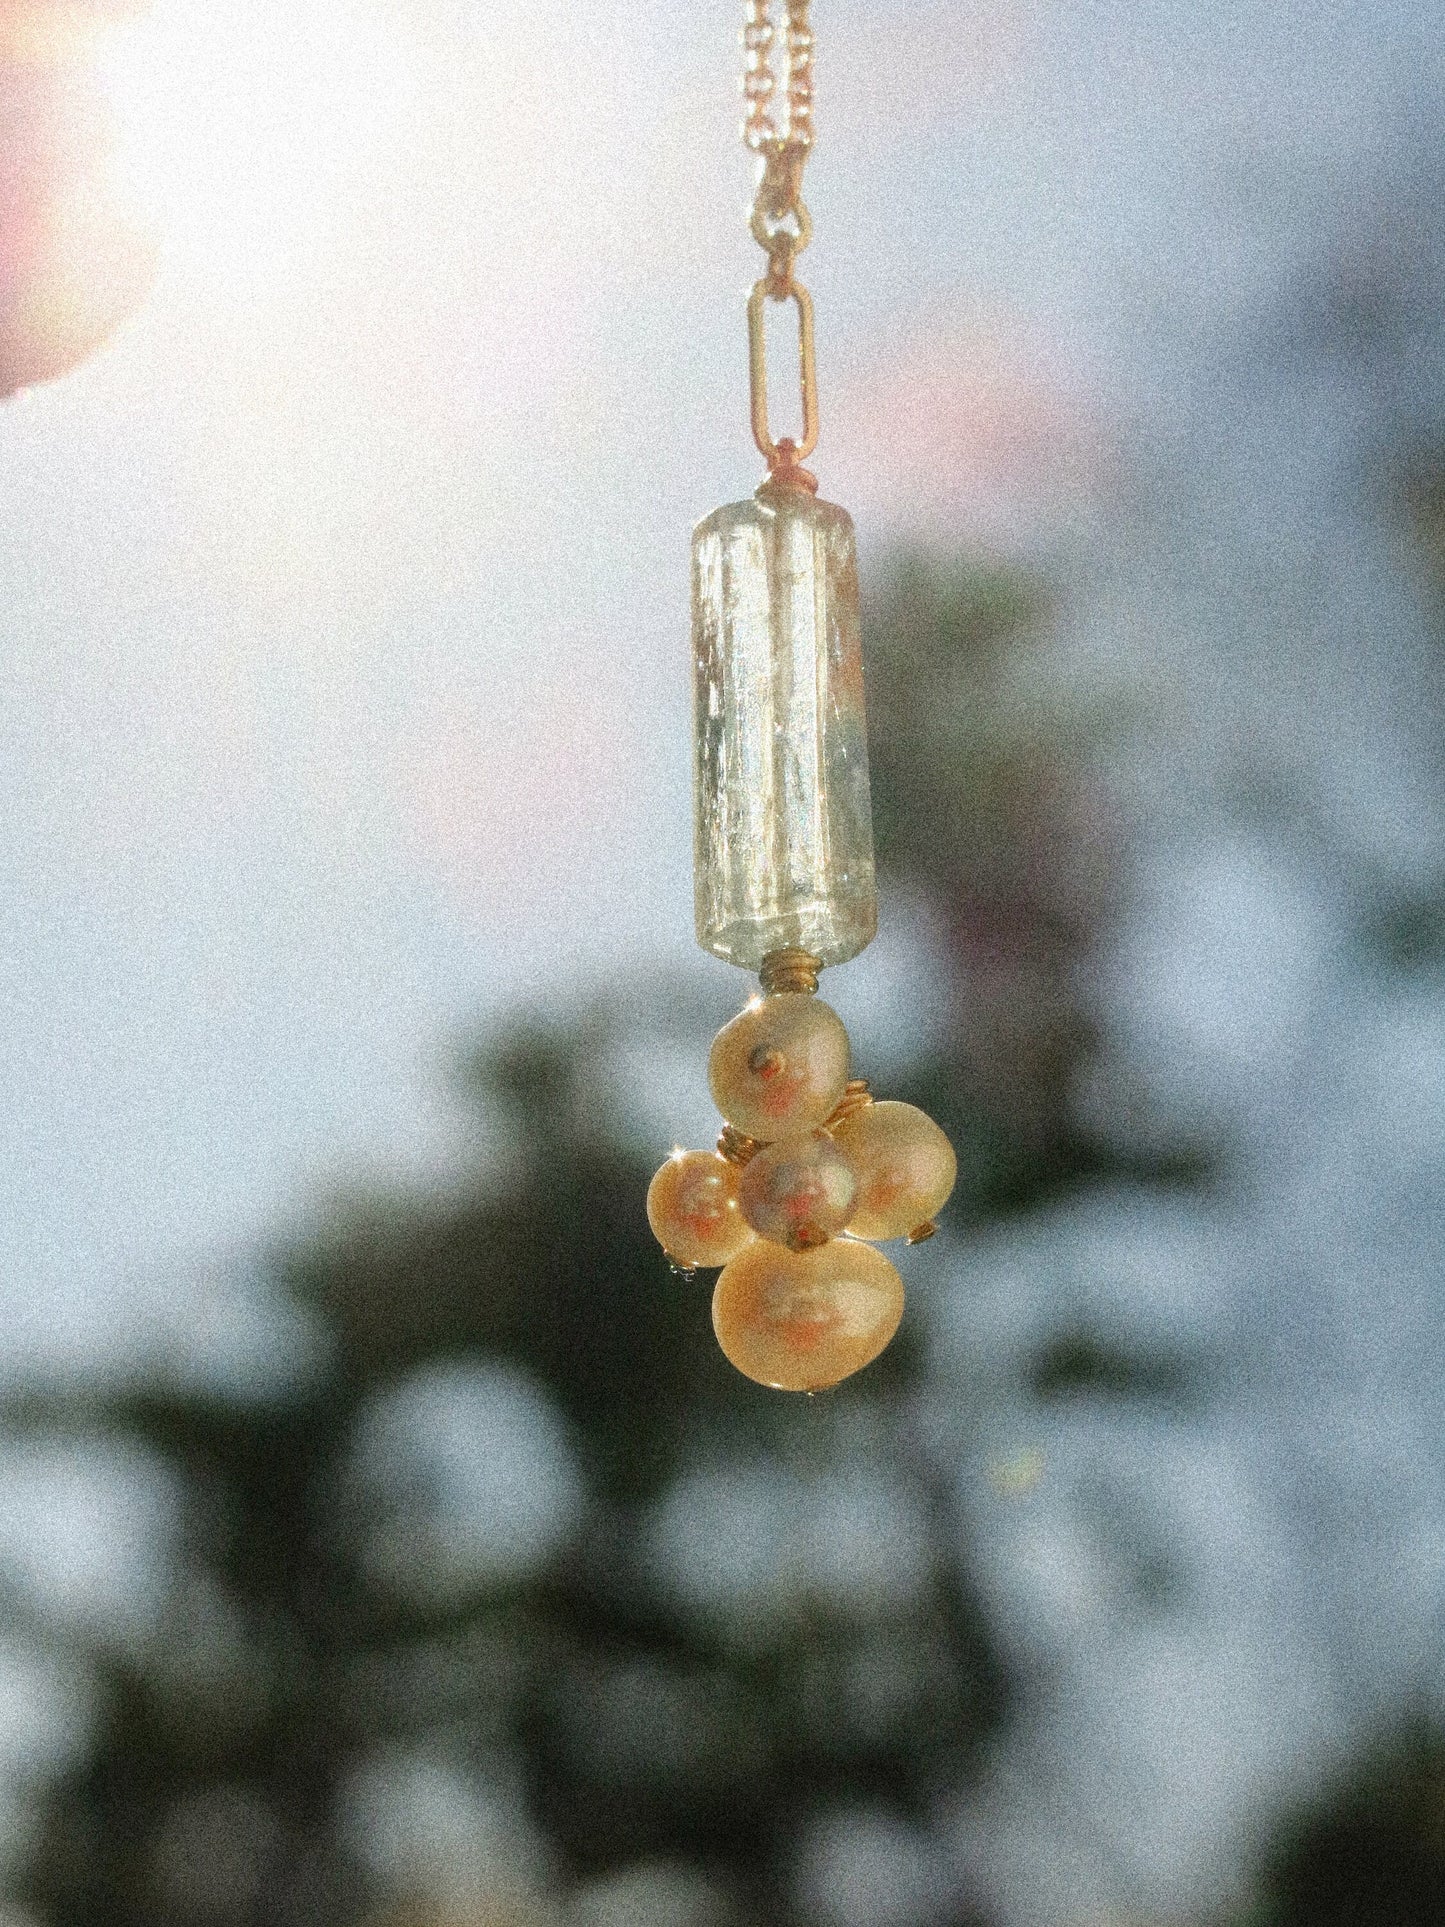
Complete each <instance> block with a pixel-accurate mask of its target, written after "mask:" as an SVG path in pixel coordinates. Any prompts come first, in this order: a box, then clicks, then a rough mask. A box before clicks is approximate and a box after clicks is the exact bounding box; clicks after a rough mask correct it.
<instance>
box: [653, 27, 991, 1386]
mask: <svg viewBox="0 0 1445 1927" xmlns="http://www.w3.org/2000/svg"><path fill="white" fill-rule="evenodd" d="M807 10H808V0H787V14H788V32H787V48H788V73H787V88H786V98H787V102H788V108H789V125H788V132H787V134H786V135H783V136H780V135H778V134H777V133H776V132H775V130H774V128H773V125H772V121H771V118H770V116H769V113H768V108H767V103H768V101H769V99H770V98H771V95H772V92H773V81H772V76H771V73H770V72H769V71H768V70H767V66H766V60H767V48H768V46H769V44H770V42H771V36H772V29H771V26H770V25H769V23H768V19H767V15H768V0H749V15H748V18H749V33H750V34H751V35H752V38H751V39H749V40H748V41H747V45H748V48H749V66H748V80H747V85H746V87H745V92H746V94H747V97H748V103H749V105H748V118H747V121H746V123H745V126H744V137H745V139H746V141H747V144H748V146H749V147H750V148H752V149H753V151H754V152H756V153H757V154H758V155H759V158H760V161H761V171H760V175H759V181H758V188H757V194H756V198H755V200H754V204H753V212H752V221H751V226H752V232H753V234H754V236H755V237H756V239H757V240H758V241H759V243H760V244H761V245H762V246H763V247H764V248H765V249H766V251H767V255H768V271H767V273H766V274H765V275H764V276H763V277H762V279H761V280H759V281H758V282H757V283H756V285H755V286H754V288H753V290H752V294H751V296H750V298H749V301H748V351H749V352H748V365H749V374H750V382H751V391H752V393H751V402H752V427H753V438H754V440H755V441H756V443H757V445H758V448H759V450H760V452H761V453H762V454H763V456H764V457H765V458H766V461H767V464H768V475H767V479H766V480H765V481H764V482H763V484H762V486H761V487H760V488H759V489H758V490H757V491H756V493H755V494H754V495H752V496H751V497H750V498H749V499H748V500H746V501H742V502H732V503H729V504H728V505H727V506H726V507H724V508H719V509H714V511H713V512H712V514H711V515H708V516H706V517H705V518H704V519H703V520H702V521H701V522H699V523H698V525H697V527H696V529H695V530H694V531H693V545H692V641H693V734H694V763H693V779H694V780H693V799H694V809H693V825H694V834H693V858H694V910H695V923H696V932H697V941H698V943H699V944H700V945H701V947H702V948H703V949H704V950H706V951H708V952H710V953H711V954H712V955H713V956H715V957H721V958H722V959H723V960H724V961H725V962H727V963H733V964H738V965H740V966H742V968H744V969H746V970H756V971H757V972H758V973H759V977H760V980H761V991H762V994H761V995H760V996H755V997H754V998H753V999H752V1000H751V1001H750V1002H749V1003H748V1005H747V1006H746V1008H745V1009H744V1010H742V1011H741V1012H740V1013H739V1014H738V1015H737V1016H736V1017H734V1018H733V1019H732V1020H731V1021H730V1022H729V1023H727V1024H725V1025H724V1026H723V1028H722V1029H721V1030H720V1031H719V1032H718V1035H717V1037H716V1038H715V1039H714V1040H713V1045H712V1050H711V1052H710V1054H709V1058H708V1083H709V1085H710V1087H711V1090H712V1094H713V1099H714V1102H715V1103H716V1104H717V1107H718V1109H719V1111H720V1112H721V1113H722V1118H723V1124H722V1130H721V1134H720V1135H719V1137H718V1141H717V1149H716V1150H715V1151H677V1152H674V1154H673V1156H672V1157H671V1158H669V1159H668V1161H667V1163H666V1164H664V1165H663V1167H662V1169H661V1170H660V1171H659V1172H658V1173H657V1175H656V1177H655V1178H654V1179H653V1181H652V1184H651V1186H650V1187H649V1190H648V1194H647V1213H648V1219H649V1222H650V1223H651V1225H652V1229H653V1231H654V1233H655V1234H656V1236H657V1239H658V1241H659V1243H660V1244H661V1245H662V1247H663V1249H664V1251H665V1252H666V1254H667V1256H668V1258H669V1259H670V1260H671V1262H672V1264H673V1266H674V1269H676V1270H680V1271H692V1270H693V1269H695V1268H701V1267H709V1266H721V1268H722V1269H721V1275H720V1276H719V1278H718V1281H717V1285H716V1288H715V1290H714V1293H713V1306H712V1315H713V1330H714V1332H715V1333H716V1335H717V1340H718V1343H719V1345H720V1346H721V1347H722V1350H723V1352H724V1354H725V1356H726V1357H727V1358H728V1359H729V1361H730V1362H731V1363H732V1364H733V1365H735V1366H736V1367H737V1369H738V1370H739V1371H740V1372H742V1373H743V1374H744V1375H745V1376H746V1377H748V1378H751V1379H755V1380H756V1381H757V1382H758V1383H759V1384H761V1385H768V1386H772V1387H775V1388H776V1389H778V1390H783V1391H799V1392H807V1393H813V1392H818V1391H824V1390H827V1389H829V1388H830V1387H832V1386H834V1385H837V1384H839V1383H840V1382H841V1381H842V1380H843V1379H845V1378H848V1377H850V1376H851V1375H852V1374H853V1373H854V1372H857V1371H860V1370H861V1369H862V1368H863V1366H865V1365H867V1364H870V1363H871V1362H872V1360H873V1359H875V1358H876V1357H878V1355H879V1353H880V1352H882V1351H883V1350H884V1349H885V1347H886V1346H887V1345H888V1343H889V1341H890V1340H891V1339H892V1337H893V1334H894V1332H895V1331H896V1330H897V1329H898V1324H899V1321H900V1319H901V1318H902V1316H903V1281H902V1279H901V1278H900V1277H899V1275H898V1272H897V1270H896V1269H895V1267H894V1266H893V1265H892V1264H891V1263H890V1262H889V1260H888V1259H887V1258H885V1257H884V1256H883V1254H882V1253H881V1252H879V1251H875V1250H874V1249H873V1248H872V1245H873V1242H876V1241H880V1240H886V1239H890V1238H906V1239H907V1240H908V1242H909V1243H910V1244H916V1243H918V1242H920V1241H921V1240H922V1239H924V1238H926V1237H929V1236H930V1235H931V1234H932V1232H933V1230H934V1223H933V1219H934V1215H935V1213H936V1212H937V1211H939V1210H940V1209H941V1208H942V1206H943V1204H944V1203H945V1202H946V1200H947V1199H948V1196H949V1194H950V1193H951V1192H952V1190H953V1185H954V1180H955V1177H956V1176H957V1162H956V1160H955V1158H954V1154H953V1149H952V1147H951V1145H950V1144H949V1142H948V1139H947V1137H946V1136H945V1135H944V1133H943V1132H942V1131H941V1130H940V1129H939V1127H938V1126H937V1125H936V1124H935V1123H934V1122H933V1121H932V1119H931V1118H929V1117H927V1116H925V1114H924V1113H923V1112H922V1111H920V1110H918V1109H916V1108H915V1107H914V1106H913V1105H911V1104H897V1103H889V1102H885V1103H877V1104H875V1103H874V1101H873V1098H872V1094H871V1093H870V1091H869V1089H868V1086H867V1084H866V1083H865V1082H864V1081H863V1080H862V1079H860V1078H854V1077H853V1076H852V1074H851V1073H852V1064H851V1061H850V1050H849V1044H848V1034H847V1032H846V1030H845V1029H844V1027H843V1024H842V1021H841V1019H840V1018H839V1017H838V1015H837V1013H836V1012H835V1011H833V1010H832V1009H831V1008H830V1007H829V1006H828V1005H827V1004H825V1003H824V1002H823V1001H822V1000H821V999H820V998H819V997H818V996H817V995H816V992H817V988H818V973H819V971H820V970H822V969H823V968H824V967H825V966H827V965H830V964H839V963H845V962H846V961H847V960H848V959H849V958H850V957H856V956H857V955H858V954H859V952H860V951H861V950H863V949H865V948H866V946H867V945H868V944H869V943H870V942H871V941H872V939H873V936H874V933H875V932H876V930H877V927H878V896H877V888H876V884H875V880H874V866H873V819H872V810H871V805H870V801H869V794H868V740H867V728H866V722H865V718H864V706H863V657H862V645H861V640H860V631H859V613H858V568H857V560H856V555H855V548H854V537H853V524H852V521H851V519H850V518H849V516H848V514H847V511H846V510H844V509H841V508H839V507H838V506H837V505H836V504H835V503H832V502H825V501H821V500H819V498H818V492H817V491H818V484H817V482H816V480H815V479H814V477H813V476H812V475H811V474H809V472H808V471H807V469H805V468H804V467H803V466H802V464H803V462H804V461H805V460H806V459H807V457H808V456H809V455H810V454H811V453H812V450H813V448H814V445H815V444H816V442H817V439H818V403H817V381H816V375H815V369H814V351H813V304H812V300H811V298H810V296H809V294H808V291H807V289H806V288H805V287H804V286H803V285H802V283H801V282H800V281H798V280H797V279H796V277H795V275H794V272H793V268H794V263H795V260H796V258H797V256H798V254H800V253H801V252H802V250H803V248H804V247H806V245H807V243H808V238H809V235H810V233H811V223H810V221H809V218H808V211H807V208H806V207H805V206H804V204H803V200H802V175H803V163H804V162H805V160H806V159H807V156H808V153H809V151H810V149H811V146H812V64H811V59H812V51H811V50H812V38H811V31H810V29H809V28H808V24H807ZM769 301H772V302H785V301H791V302H792V303H793V305H794V307H795V308H796V311H797V317H798V351H799V370H800V397H801V401H802V412H803V432H802V438H801V440H800V441H799V442H798V443H794V442H792V441H791V440H787V439H780V440H777V441H775V440H774V439H773V436H772V431H771V429H770V427H769V423H768V402H767V385H768V383H767V349H766V341H765V336H764V326H763V323H764V314H765V309H766V304H767V303H768V302H769Z"/></svg>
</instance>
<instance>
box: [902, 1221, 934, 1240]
mask: <svg viewBox="0 0 1445 1927" xmlns="http://www.w3.org/2000/svg"><path fill="white" fill-rule="evenodd" d="M937 1235H938V1226H937V1225H936V1224H935V1223H934V1222H933V1220H932V1218H929V1219H927V1220H926V1221H925V1222H924V1223H923V1224H916V1225H914V1227H913V1229H912V1230H911V1231H910V1232H909V1234H908V1236H907V1238H906V1239H905V1241H904V1242H905V1243H907V1244H911V1245H921V1244H923V1243H924V1242H925V1241H926V1240H927V1239H929V1238H934V1237H937Z"/></svg>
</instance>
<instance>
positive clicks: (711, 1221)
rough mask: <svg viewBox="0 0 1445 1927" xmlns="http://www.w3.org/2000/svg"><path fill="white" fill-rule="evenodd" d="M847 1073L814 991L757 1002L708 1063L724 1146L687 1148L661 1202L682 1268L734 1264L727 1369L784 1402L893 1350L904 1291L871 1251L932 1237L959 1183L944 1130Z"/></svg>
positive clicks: (657, 1203) (838, 1036)
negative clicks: (882, 1243) (789, 1394)
mask: <svg viewBox="0 0 1445 1927" xmlns="http://www.w3.org/2000/svg"><path fill="white" fill-rule="evenodd" d="M848 1073H849V1049H848V1033H847V1031H846V1030H845V1029H844V1028H843V1024H842V1021H841V1019H840V1018H839V1016H838V1014H837V1012H836V1011H834V1010H832V1009H830V1008H829V1006H828V1005H827V1004H825V1003H822V1002H820V1001H819V999H818V998H816V997H814V996H812V995H811V994H808V993H806V992H804V991H801V990H798V991H791V990H790V991H783V992H778V993H776V994H772V995H767V996H762V997H755V998H754V999H753V1001H752V1002H751V1003H750V1004H749V1005H748V1006H747V1008H746V1009H745V1010H743V1011H741V1012H740V1013H739V1014H738V1016H736V1017H734V1018H733V1020H732V1022H731V1023H728V1024H725V1025H724V1026H723V1028H722V1029H721V1030H720V1031H719V1032H718V1034H717V1036H716V1037H715V1038H714V1040H713V1046H712V1051H711V1054H710V1055H709V1058H708V1083H709V1085H710V1086H711V1089H712V1094H713V1099H714V1101H715V1102H716V1104H717V1107H718V1109H719V1110H720V1111H721V1112H722V1115H723V1119H724V1127H723V1133H722V1136H721V1137H720V1139H719V1140H718V1149H717V1150H716V1151H675V1152H674V1153H673V1155H672V1156H671V1157H670V1158H669V1159H668V1160H667V1162H666V1163H665V1164H664V1165H663V1167H662V1169H661V1170H660V1171H659V1172H658V1173H657V1176H656V1177H655V1178H654V1179H653V1180H652V1184H651V1186H650V1187H649V1189H648V1193H647V1216H648V1222H649V1223H650V1224H651V1226H652V1229H653V1231H654V1232H655V1233H656V1235H657V1239H658V1242H659V1243H660V1244H661V1245H662V1248H663V1250H664V1251H665V1252H666V1253H667V1255H668V1257H669V1258H670V1259H671V1261H672V1262H673V1264H674V1265H676V1266H677V1267H678V1268H679V1269H680V1270H684V1271H692V1270H695V1269H697V1268H698V1267H703V1266H707V1267H710V1266H714V1265H720V1266H721V1267H722V1274H721V1276H720V1277H719V1278H718V1281H717V1285H716V1288H715V1290H714V1292H713V1301H712V1321H713V1330H714V1331H715V1332H716V1333H717V1339H718V1343H719V1344H720V1345H721V1346H722V1349H723V1352H724V1353H725V1355H726V1356H727V1358H728V1359H729V1360H730V1361H731V1362H732V1364H734V1365H735V1366H736V1367H737V1368H738V1370H739V1371H740V1372H742V1373H744V1374H745V1375H746V1376H747V1377H748V1378H752V1379H756V1380H757V1382H758V1383H759V1384H761V1385H770V1386H773V1387H775V1388H777V1389H778V1390H781V1391H796V1392H815V1391H822V1390H824V1389H825V1388H826V1387H828V1386H831V1385H836V1384H838V1383H839V1381H840V1380H842V1379H845V1378H847V1377H848V1376H849V1375H850V1374H851V1373H853V1372H856V1371H860V1370H861V1369H862V1367H863V1366H865V1365H867V1364H869V1363H871V1362H872V1360H873V1359H875V1358H876V1357H877V1356H878V1354H879V1353H880V1352H881V1351H882V1350H883V1349H884V1347H885V1346H886V1345H887V1344H888V1342H889V1340H890V1339H891V1338H892V1336H893V1334H894V1332H895V1331H896V1330H897V1329H898V1323H899V1320H900V1319H901V1318H902V1316H903V1280H902V1279H901V1278H900V1277H899V1275H898V1272H897V1270H896V1268H895V1267H894V1266H893V1265H892V1264H890V1263H889V1261H888V1259H887V1258H885V1257H884V1256H883V1254H882V1252H880V1251H875V1250H874V1249H873V1247H872V1242H869V1241H878V1240H886V1239H889V1238H905V1237H906V1238H910V1239H912V1240H913V1241H915V1242H916V1241H917V1240H918V1239H919V1238H920V1237H926V1236H927V1235H928V1233H929V1232H930V1231H931V1230H932V1228H933V1225H932V1220H933V1216H934V1214H935V1212H937V1211H938V1210H939V1209H940V1208H941V1207H942V1206H943V1204H944V1203H945V1201H946V1200H947V1198H948V1196H949V1194H950V1192H951V1191H952V1190H953V1185H954V1179H955V1178H956V1176H957V1172H958V1164H957V1160H956V1158H955V1157H954V1154H953V1147H952V1145H951V1144H950V1143H949V1141H948V1139H947V1137H946V1136H945V1135H944V1133H943V1132H942V1131H941V1130H940V1129H939V1127H938V1125H936V1124H935V1123H934V1122H933V1120H932V1118H930V1117H929V1116H927V1114H926V1113H925V1112H923V1111H920V1110H919V1109H918V1108H917V1107H916V1106H915V1105H912V1104H898V1103H892V1102H884V1103H875V1102H874V1101H873V1099H872V1098H871V1097H870V1096H869V1095H868V1092H867V1086H866V1085H863V1084H860V1083H856V1082H855V1083H850V1082H849V1076H848Z"/></svg>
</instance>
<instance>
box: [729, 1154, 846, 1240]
mask: <svg viewBox="0 0 1445 1927" xmlns="http://www.w3.org/2000/svg"><path fill="white" fill-rule="evenodd" d="M857 1192H858V1180H857V1179H856V1178H855V1177H854V1175H853V1167H852V1166H851V1165H850V1164H849V1162H848V1160H847V1159H846V1158H845V1157H844V1156H843V1154H842V1152H841V1151H840V1150H838V1148H837V1146H836V1145H835V1144H834V1143H833V1140H832V1138H830V1137H829V1135H828V1133H827V1132H826V1131H807V1132H805V1133H803V1134H801V1135H800V1136H797V1137H783V1138H779V1139H778V1141H777V1143H776V1144H765V1145H764V1146H763V1148H762V1150H761V1151H759V1152H758V1153H757V1154H756V1156H754V1157H752V1158H750V1159H749V1160H748V1163H747V1164H746V1165H745V1166H744V1168H743V1182H742V1206H743V1216H744V1217H745V1218H746V1219H747V1221H748V1223H749V1224H750V1225H751V1226H752V1228H753V1230H754V1231H757V1232H760V1233H761V1234H762V1236H763V1237H765V1238H772V1239H775V1240H776V1241H777V1243H778V1244H782V1245H787V1247H788V1248H789V1250H790V1251H811V1250H812V1249H813V1248H814V1247H815V1246H816V1245H825V1244H827V1242H828V1240H829V1239H830V1238H836V1237H837V1235H838V1233H839V1232H840V1231H841V1230H842V1229H843V1227H844V1225H846V1224H847V1222H848V1219H849V1218H850V1216H851V1215H852V1212H853V1200H854V1198H855V1197H856V1196H857Z"/></svg>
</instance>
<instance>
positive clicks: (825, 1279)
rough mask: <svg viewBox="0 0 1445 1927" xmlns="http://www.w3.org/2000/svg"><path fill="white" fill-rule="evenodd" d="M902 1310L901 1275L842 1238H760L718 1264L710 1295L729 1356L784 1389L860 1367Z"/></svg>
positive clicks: (820, 1385) (811, 1385) (820, 1386)
mask: <svg viewBox="0 0 1445 1927" xmlns="http://www.w3.org/2000/svg"><path fill="white" fill-rule="evenodd" d="M902 1316H903V1280H902V1279H901V1278H900V1277H899V1276H898V1273H897V1272H896V1271H895V1270H894V1268H893V1266H892V1265H891V1264H889V1262H888V1260H887V1259H886V1258H885V1257H884V1256H883V1254H882V1252H881V1251H875V1250H874V1249H873V1247H872V1246H871V1245H862V1244H855V1243H854V1242H853V1240H852V1239H849V1238H836V1239H834V1240H833V1242H832V1243H831V1244H826V1245H821V1246H819V1248H818V1249H817V1250H816V1251H787V1250H785V1249H784V1247H783V1246H782V1245H778V1244H774V1243H772V1241H771V1240H770V1239H767V1238H759V1239H758V1240H757V1242H756V1243H754V1244H750V1245H749V1246H748V1247H747V1249H746V1250H745V1251H742V1252H740V1253H739V1254H738V1256H737V1257H736V1258H734V1259H733V1260H732V1261H731V1263H730V1264H728V1265H727V1266H725V1267H724V1270H723V1274H722V1276H721V1277H720V1278H719V1279H718V1281H717V1286H716V1288H715V1289H714V1291H713V1296H712V1327H713V1330H714V1331H715V1332H716V1333H717V1342H718V1343H719V1345H721V1346H722V1348H723V1352H724V1353H725V1355H726V1356H727V1358H728V1360H729V1362H730V1363H731V1364H733V1365H736V1367H737V1369H738V1370H739V1371H740V1372H742V1373H743V1374H744V1376H745V1377H747V1378H751V1379H756V1381H757V1382H758V1384H759V1385H771V1386H773V1387H774V1388H775V1389H776V1390H778V1391H782V1392H821V1391H824V1390H825V1389H826V1388H827V1387H828V1386H830V1385H836V1384H837V1383H838V1382H839V1380H840V1379H844V1378H847V1377H848V1376H849V1375H850V1374H851V1373H853V1372H856V1371H860V1370H861V1369H862V1367H863V1366H864V1365H867V1364H869V1363H871V1361H872V1360H873V1359H875V1358H876V1357H877V1356H878V1354H879V1352H881V1351H882V1350H883V1348H884V1346H885V1345H886V1344H887V1343H888V1341H889V1339H890V1338H892V1336H893V1334H894V1332H896V1331H897V1329H898V1321H899V1319H900V1318H902Z"/></svg>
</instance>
